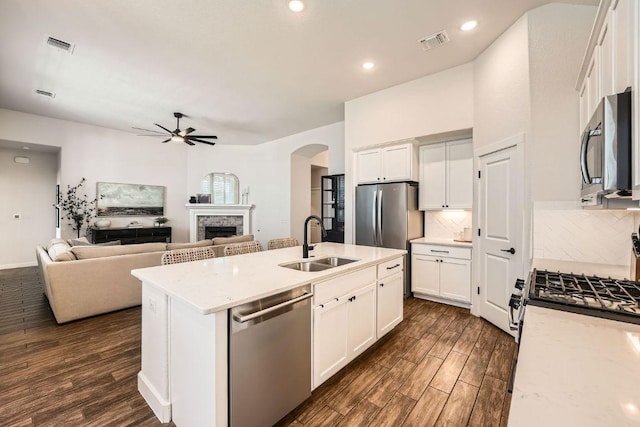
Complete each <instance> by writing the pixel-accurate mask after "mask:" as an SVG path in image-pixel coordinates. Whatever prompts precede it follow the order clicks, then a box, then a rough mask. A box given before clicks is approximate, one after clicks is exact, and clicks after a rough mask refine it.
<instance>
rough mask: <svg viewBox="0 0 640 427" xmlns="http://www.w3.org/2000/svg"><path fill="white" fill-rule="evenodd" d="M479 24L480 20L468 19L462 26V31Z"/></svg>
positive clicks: (469, 29)
mask: <svg viewBox="0 0 640 427" xmlns="http://www.w3.org/2000/svg"><path fill="white" fill-rule="evenodd" d="M477 26H478V21H467V22H465V23H464V24H462V25H461V26H460V29H461V30H462V31H471V30H473V29H474V28H475V27H477Z"/></svg>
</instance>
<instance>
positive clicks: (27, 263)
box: [0, 261, 38, 270]
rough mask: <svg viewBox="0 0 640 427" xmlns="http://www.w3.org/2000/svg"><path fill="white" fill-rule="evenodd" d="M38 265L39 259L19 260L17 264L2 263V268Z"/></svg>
mask: <svg viewBox="0 0 640 427" xmlns="http://www.w3.org/2000/svg"><path fill="white" fill-rule="evenodd" d="M37 265H38V263H37V261H29V262H18V263H15V264H3V265H0V270H9V269H10V268H24V267H35V266H37Z"/></svg>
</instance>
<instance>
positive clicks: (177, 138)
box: [171, 135, 184, 142]
mask: <svg viewBox="0 0 640 427" xmlns="http://www.w3.org/2000/svg"><path fill="white" fill-rule="evenodd" d="M171 141H172V142H182V141H184V139H183V138H182V137H181V136H178V135H174V136H172V137H171Z"/></svg>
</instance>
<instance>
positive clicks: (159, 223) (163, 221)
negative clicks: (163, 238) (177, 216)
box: [155, 216, 169, 227]
mask: <svg viewBox="0 0 640 427" xmlns="http://www.w3.org/2000/svg"><path fill="white" fill-rule="evenodd" d="M167 222H169V218H167V217H165V216H159V217H158V218H156V219H155V224H156V227H164V225H165V224H166V223H167Z"/></svg>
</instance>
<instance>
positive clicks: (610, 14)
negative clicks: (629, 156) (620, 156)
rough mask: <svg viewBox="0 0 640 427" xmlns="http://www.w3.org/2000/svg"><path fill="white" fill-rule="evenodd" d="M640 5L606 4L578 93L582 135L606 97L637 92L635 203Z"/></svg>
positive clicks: (610, 0) (638, 188)
mask: <svg viewBox="0 0 640 427" xmlns="http://www.w3.org/2000/svg"><path fill="white" fill-rule="evenodd" d="M639 26H640V2H638V1H637V0H603V1H601V2H600V6H599V8H598V12H597V14H596V19H595V24H594V29H593V31H592V33H591V38H590V39H589V42H588V44H587V52H586V54H585V57H584V60H583V62H582V66H581V69H580V74H579V77H578V83H577V85H576V90H578V92H579V95H580V132H582V131H583V130H584V127H585V126H586V123H587V122H588V121H589V119H590V118H591V116H592V115H593V112H594V111H595V109H596V107H597V106H598V104H599V103H600V101H601V100H602V98H603V97H605V96H609V95H613V94H616V93H621V92H624V91H625V90H626V89H627V88H628V87H631V88H633V92H634V95H633V97H632V98H633V107H632V110H633V111H634V113H633V114H634V116H633V121H632V126H631V127H632V129H633V131H632V132H633V142H632V153H633V165H632V173H633V199H634V200H638V199H640V136H639V135H640V132H638V131H637V129H638V126H639V125H640V123H639V122H640V111H639V110H640V101H638V99H639V97H638V96H636V94H637V91H638V89H639V88H640V59H639V58H640V42H639V40H640V28H639Z"/></svg>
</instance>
